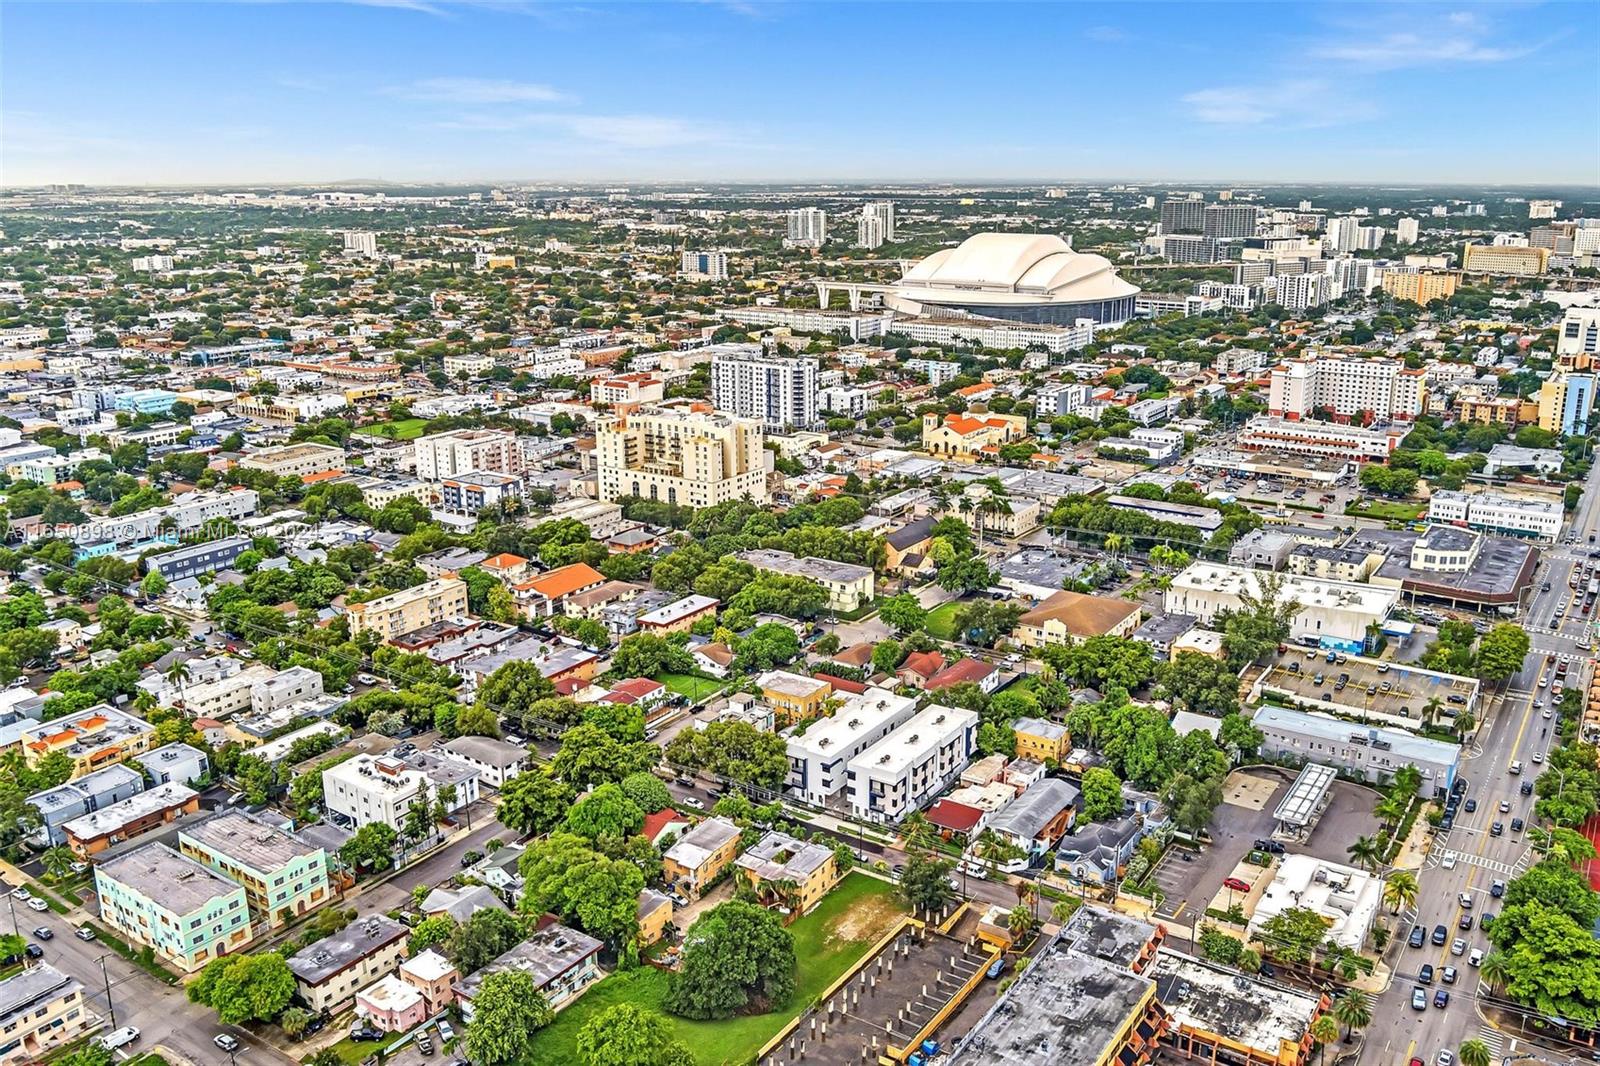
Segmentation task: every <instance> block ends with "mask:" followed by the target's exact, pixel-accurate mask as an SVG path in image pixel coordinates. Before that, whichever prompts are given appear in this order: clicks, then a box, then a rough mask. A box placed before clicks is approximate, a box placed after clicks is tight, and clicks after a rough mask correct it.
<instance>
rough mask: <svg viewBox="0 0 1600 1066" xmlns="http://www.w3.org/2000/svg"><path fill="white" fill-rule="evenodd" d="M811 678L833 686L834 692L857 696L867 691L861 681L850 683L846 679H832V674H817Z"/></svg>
mask: <svg viewBox="0 0 1600 1066" xmlns="http://www.w3.org/2000/svg"><path fill="white" fill-rule="evenodd" d="M811 676H812V677H814V678H816V679H817V680H818V681H826V682H827V683H828V684H830V685H832V686H833V690H834V691H835V692H848V693H850V694H851V695H855V696H859V695H861V693H863V692H865V691H867V686H866V683H865V682H863V681H851V680H850V679H849V678H848V677H834V676H833V675H832V674H821V673H818V674H812V675H811Z"/></svg>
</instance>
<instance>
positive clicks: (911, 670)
mask: <svg viewBox="0 0 1600 1066" xmlns="http://www.w3.org/2000/svg"><path fill="white" fill-rule="evenodd" d="M943 669H944V656H943V655H940V654H939V653H938V652H936V651H914V652H912V653H911V654H910V655H907V656H906V659H905V662H903V663H901V664H900V668H899V669H898V670H896V671H895V672H894V676H895V677H896V678H898V679H899V680H900V681H901V683H903V684H907V685H910V686H911V687H912V688H925V687H926V686H927V684H928V679H929V678H930V677H932V676H934V675H935V674H937V673H938V672H939V671H940V670H943Z"/></svg>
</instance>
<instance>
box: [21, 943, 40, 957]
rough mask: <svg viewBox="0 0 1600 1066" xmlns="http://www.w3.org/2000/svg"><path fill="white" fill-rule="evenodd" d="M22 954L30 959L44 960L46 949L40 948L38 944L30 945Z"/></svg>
mask: <svg viewBox="0 0 1600 1066" xmlns="http://www.w3.org/2000/svg"><path fill="white" fill-rule="evenodd" d="M22 953H23V954H24V955H26V956H28V958H30V959H42V958H44V948H42V947H40V946H39V945H38V944H29V945H28V946H27V947H25V948H23V949H22Z"/></svg>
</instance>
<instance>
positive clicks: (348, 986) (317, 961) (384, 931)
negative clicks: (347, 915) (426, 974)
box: [288, 914, 411, 1014]
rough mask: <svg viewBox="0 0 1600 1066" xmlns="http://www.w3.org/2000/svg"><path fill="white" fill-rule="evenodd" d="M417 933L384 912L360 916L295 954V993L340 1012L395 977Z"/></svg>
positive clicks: (318, 1006) (292, 969)
mask: <svg viewBox="0 0 1600 1066" xmlns="http://www.w3.org/2000/svg"><path fill="white" fill-rule="evenodd" d="M410 936H411V930H409V929H407V928H406V927H405V926H403V925H401V924H400V923H399V922H397V921H395V920H394V919H393V918H389V917H387V916H385V915H382V914H368V915H366V916H364V917H361V918H357V919H356V920H355V921H353V922H351V923H350V924H349V925H347V926H345V927H344V928H343V929H341V930H340V931H339V932H337V933H335V934H333V935H332V936H330V937H324V938H323V939H321V940H318V941H317V942H316V943H314V944H309V945H307V946H306V947H303V948H301V949H300V950H299V951H297V952H295V953H294V954H293V955H290V956H289V959H288V962H289V970H290V972H291V973H293V974H294V984H295V992H296V994H298V995H299V997H300V998H301V999H303V1000H305V1003H306V1006H307V1007H309V1008H310V1009H311V1010H312V1011H314V1012H318V1013H320V1012H322V1011H327V1012H329V1013H330V1014H338V1013H339V1012H340V1011H343V1010H344V1009H346V1008H347V1007H349V1006H350V1005H351V1004H352V1003H354V1002H355V998H356V992H357V991H359V990H360V989H363V988H365V987H367V986H368V985H370V984H371V983H372V982H374V981H376V980H378V979H379V978H380V977H383V976H384V975H386V974H391V973H394V971H395V967H397V966H399V965H400V962H401V960H403V959H404V958H405V957H406V941H407V940H408V939H409V938H410Z"/></svg>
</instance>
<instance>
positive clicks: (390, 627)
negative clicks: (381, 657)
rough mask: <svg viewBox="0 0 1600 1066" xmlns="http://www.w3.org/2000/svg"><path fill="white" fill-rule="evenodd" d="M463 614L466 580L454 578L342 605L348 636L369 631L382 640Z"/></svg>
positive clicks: (429, 582) (463, 616) (461, 616)
mask: <svg viewBox="0 0 1600 1066" xmlns="http://www.w3.org/2000/svg"><path fill="white" fill-rule="evenodd" d="M467 614H468V611H467V583H466V582H465V581H462V580H461V579H460V578H457V577H447V578H436V579H434V580H432V581H424V582H423V583H422V584H420V585H415V586H413V587H411V588H408V589H402V590H400V591H399V592H393V593H390V594H389V595H387V596H379V597H378V598H377V599H375V600H368V601H367V602H366V603H353V604H350V605H349V606H348V607H346V608H345V617H346V618H348V619H349V620H350V635H351V636H355V635H356V634H358V633H363V632H367V631H371V632H374V633H377V634H378V635H379V636H380V637H382V638H383V639H384V640H389V639H391V638H393V637H398V636H401V635H403V634H405V633H412V632H415V631H416V630H418V629H422V628H424V627H425V626H430V625H434V624H436V623H439V622H444V621H447V620H449V619H452V618H465V617H467Z"/></svg>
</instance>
